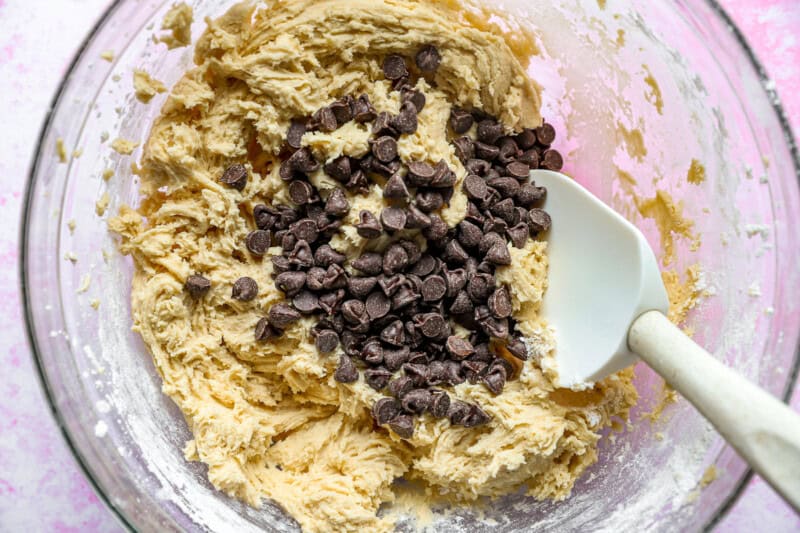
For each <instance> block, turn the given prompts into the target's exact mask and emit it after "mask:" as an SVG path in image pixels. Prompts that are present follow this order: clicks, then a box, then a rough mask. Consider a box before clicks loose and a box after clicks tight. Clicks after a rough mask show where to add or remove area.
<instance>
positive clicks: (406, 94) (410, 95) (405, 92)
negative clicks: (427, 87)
mask: <svg viewBox="0 0 800 533" xmlns="http://www.w3.org/2000/svg"><path fill="white" fill-rule="evenodd" d="M400 101H401V102H411V103H412V104H414V107H415V108H416V110H417V113H419V112H421V111H422V110H423V109H425V104H426V103H427V98H425V93H423V92H422V91H418V90H416V89H406V88H404V89H402V92H401V94H400Z"/></svg>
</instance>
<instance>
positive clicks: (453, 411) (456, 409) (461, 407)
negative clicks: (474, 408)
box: [447, 400, 471, 426]
mask: <svg viewBox="0 0 800 533" xmlns="http://www.w3.org/2000/svg"><path fill="white" fill-rule="evenodd" d="M470 411H471V408H470V405H469V404H468V403H466V402H462V401H461V400H453V401H451V402H450V408H449V409H448V410H447V418H449V419H450V423H451V424H453V425H456V426H458V425H461V424H462V423H463V422H464V420H466V418H467V417H468V416H469V414H470Z"/></svg>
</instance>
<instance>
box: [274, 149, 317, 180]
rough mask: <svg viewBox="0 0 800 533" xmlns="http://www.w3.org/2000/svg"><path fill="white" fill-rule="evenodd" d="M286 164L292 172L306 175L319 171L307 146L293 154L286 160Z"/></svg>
mask: <svg viewBox="0 0 800 533" xmlns="http://www.w3.org/2000/svg"><path fill="white" fill-rule="evenodd" d="M286 164H287V165H289V168H291V169H292V170H296V171H298V172H304V173H306V174H309V173H311V172H316V171H317V170H319V163H317V161H316V160H315V159H314V155H313V154H312V153H311V149H310V148H308V147H307V146H306V147H303V148H300V149H299V150H298V151H296V152H295V153H293V154H292V155H291V156H290V157H289V159H287V160H286ZM281 177H283V176H281ZM284 179H285V178H284Z"/></svg>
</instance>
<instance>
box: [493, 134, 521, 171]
mask: <svg viewBox="0 0 800 533" xmlns="http://www.w3.org/2000/svg"><path fill="white" fill-rule="evenodd" d="M497 146H498V150H499V152H498V154H497V162H498V163H500V164H501V165H507V164H509V163H511V162H512V161H514V159H515V158H516V157H517V155H522V152H520V149H519V146H517V143H516V142H514V139H512V138H511V137H502V138H501V139H500V140H499V141H497Z"/></svg>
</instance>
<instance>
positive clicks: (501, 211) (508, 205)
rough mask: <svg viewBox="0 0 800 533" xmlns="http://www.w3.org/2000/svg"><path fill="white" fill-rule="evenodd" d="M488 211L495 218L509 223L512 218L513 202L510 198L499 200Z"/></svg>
mask: <svg viewBox="0 0 800 533" xmlns="http://www.w3.org/2000/svg"><path fill="white" fill-rule="evenodd" d="M489 211H490V212H491V213H492V214H493V215H494V216H496V217H500V218H502V219H503V220H505V221H506V222H510V221H511V220H512V219H513V218H514V201H513V200H512V199H511V198H506V199H505V200H500V201H499V202H497V203H496V204H494V205H493V206H492V207H490V208H489Z"/></svg>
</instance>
